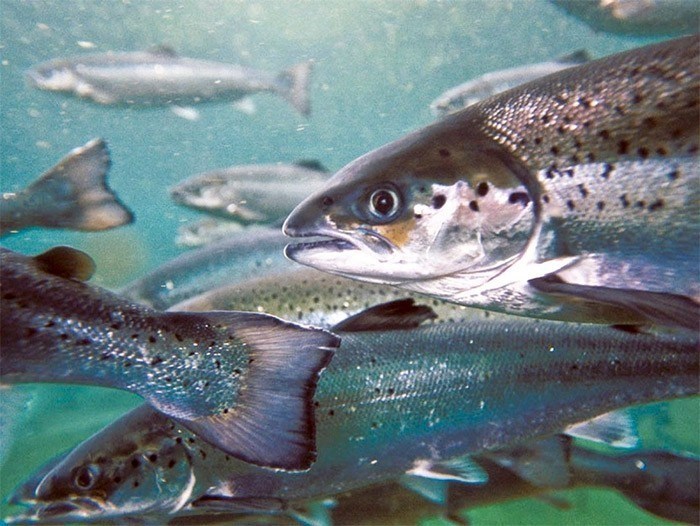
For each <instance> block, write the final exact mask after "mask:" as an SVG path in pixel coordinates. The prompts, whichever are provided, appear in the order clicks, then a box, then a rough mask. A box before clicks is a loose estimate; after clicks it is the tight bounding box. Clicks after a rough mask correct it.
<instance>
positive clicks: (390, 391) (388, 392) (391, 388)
mask: <svg viewBox="0 0 700 526" xmlns="http://www.w3.org/2000/svg"><path fill="white" fill-rule="evenodd" d="M386 392H387V394H389V395H393V394H394V392H395V391H394V388H393V387H389V389H387V390H386Z"/></svg>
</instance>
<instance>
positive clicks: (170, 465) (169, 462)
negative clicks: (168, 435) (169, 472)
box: [168, 458, 176, 469]
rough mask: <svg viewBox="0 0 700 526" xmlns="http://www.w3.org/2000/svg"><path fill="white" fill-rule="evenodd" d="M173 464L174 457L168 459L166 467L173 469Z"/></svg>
mask: <svg viewBox="0 0 700 526" xmlns="http://www.w3.org/2000/svg"><path fill="white" fill-rule="evenodd" d="M175 464H176V462H175V459H174V458H171V459H170V460H169V461H168V468H170V469H173V468H174V467H175Z"/></svg>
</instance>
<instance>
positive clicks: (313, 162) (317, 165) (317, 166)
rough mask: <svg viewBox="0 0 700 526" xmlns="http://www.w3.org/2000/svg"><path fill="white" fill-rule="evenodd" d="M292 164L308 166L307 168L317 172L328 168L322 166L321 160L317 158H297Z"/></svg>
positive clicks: (326, 170) (325, 170)
mask: <svg viewBox="0 0 700 526" xmlns="http://www.w3.org/2000/svg"><path fill="white" fill-rule="evenodd" d="M292 164H296V165H297V166H301V167H303V168H308V169H309V170H316V171H318V172H328V168H326V167H325V166H323V164H321V161H319V160H317V159H298V160H296V161H294V162H293V163H292Z"/></svg>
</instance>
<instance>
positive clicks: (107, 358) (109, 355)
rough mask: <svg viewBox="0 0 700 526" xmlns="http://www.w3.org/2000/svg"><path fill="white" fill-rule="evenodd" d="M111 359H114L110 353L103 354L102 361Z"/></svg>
mask: <svg viewBox="0 0 700 526" xmlns="http://www.w3.org/2000/svg"><path fill="white" fill-rule="evenodd" d="M111 357H112V355H111V354H110V353H108V352H106V353H102V355H101V356H100V360H102V361H105V360H109V359H110V358H111ZM125 367H126V364H125Z"/></svg>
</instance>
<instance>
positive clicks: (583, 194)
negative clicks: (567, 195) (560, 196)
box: [578, 184, 588, 197]
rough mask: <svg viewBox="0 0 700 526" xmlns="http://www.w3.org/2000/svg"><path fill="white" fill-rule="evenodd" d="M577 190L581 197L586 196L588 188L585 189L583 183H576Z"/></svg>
mask: <svg viewBox="0 0 700 526" xmlns="http://www.w3.org/2000/svg"><path fill="white" fill-rule="evenodd" d="M578 191H579V193H580V194H581V197H588V190H586V187H585V186H584V185H582V184H580V185H578Z"/></svg>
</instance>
